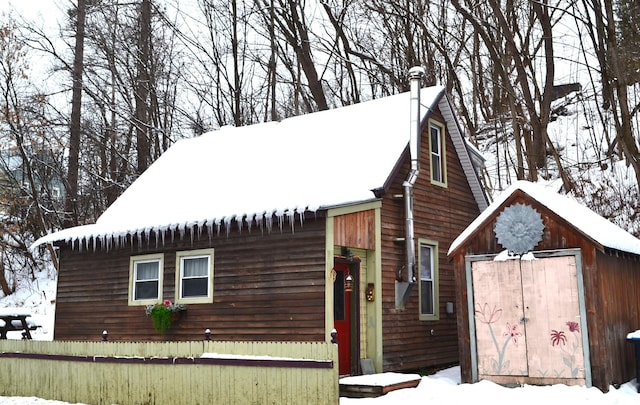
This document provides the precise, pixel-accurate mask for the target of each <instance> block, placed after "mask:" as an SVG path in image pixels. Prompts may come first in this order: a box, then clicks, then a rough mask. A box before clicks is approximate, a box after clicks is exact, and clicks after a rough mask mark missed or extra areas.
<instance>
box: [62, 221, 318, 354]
mask: <svg viewBox="0 0 640 405" xmlns="http://www.w3.org/2000/svg"><path fill="white" fill-rule="evenodd" d="M296 220H298V219H297V218H296ZM297 224H298V225H297V226H296V228H295V229H294V230H292V229H291V227H290V226H289V224H287V223H285V224H284V226H283V228H282V229H279V228H277V227H274V228H273V229H271V230H270V231H268V230H267V229H264V230H261V229H252V230H251V232H249V231H248V230H247V229H246V228H245V229H243V230H242V231H238V228H237V226H236V225H235V224H232V230H231V231H230V232H229V234H227V233H226V230H224V229H223V230H222V231H221V233H220V234H217V233H215V231H214V235H209V234H208V233H207V229H204V230H202V233H199V232H195V233H194V235H193V236H192V235H190V233H189V232H187V233H186V234H185V235H184V236H183V237H182V238H181V237H180V236H179V234H176V235H175V238H173V240H172V237H171V235H166V236H165V243H164V245H163V244H162V242H158V243H156V241H155V240H154V239H153V238H152V239H151V240H150V241H148V242H147V241H146V240H142V243H139V241H138V240H134V243H133V246H125V247H123V248H120V249H113V248H111V249H110V250H109V251H106V250H104V249H101V248H98V249H96V251H83V252H79V251H78V250H77V249H74V250H71V249H69V248H68V247H67V248H64V247H63V248H62V249H61V255H60V256H61V258H60V262H61V271H60V274H59V278H58V295H57V305H56V327H55V339H64V340H98V339H100V336H101V333H102V331H103V330H107V331H108V333H109V338H110V339H111V340H126V341H133V340H163V339H166V340H193V339H200V338H202V337H203V336H204V330H205V329H207V328H209V329H211V332H212V337H213V339H218V340H257V341H275V340H277V341H325V340H326V336H325V335H326V333H325V332H326V331H325V313H324V309H325V246H324V242H325V230H324V224H325V219H324V218H323V217H322V215H315V216H314V215H308V216H307V217H306V219H305V222H304V225H303V226H302V227H301V226H299V222H297ZM203 248H214V249H215V253H214V291H213V303H212V304H189V305H187V310H186V311H185V312H183V314H182V316H181V318H180V319H179V320H178V321H176V322H174V324H173V326H172V327H171V328H170V329H169V331H168V332H167V334H166V335H165V336H164V337H163V336H160V335H159V334H158V333H157V332H155V331H154V329H153V327H152V322H151V319H150V318H149V317H148V316H147V315H146V314H145V311H144V308H145V307H144V306H128V301H127V297H128V295H127V294H128V292H129V287H128V280H129V258H130V256H132V255H133V256H136V255H143V254H152V253H158V252H164V283H163V284H164V286H163V298H164V299H170V300H172V301H174V300H175V295H176V294H175V255H176V252H178V251H184V250H194V249H203Z"/></svg>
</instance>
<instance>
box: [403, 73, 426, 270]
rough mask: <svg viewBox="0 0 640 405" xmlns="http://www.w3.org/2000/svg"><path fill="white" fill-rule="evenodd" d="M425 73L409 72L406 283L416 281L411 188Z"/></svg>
mask: <svg viewBox="0 0 640 405" xmlns="http://www.w3.org/2000/svg"><path fill="white" fill-rule="evenodd" d="M424 76H425V71H424V69H423V68H422V67H420V66H415V67H412V68H411V69H410V70H409V84H410V93H409V94H410V98H411V100H410V107H409V111H410V115H411V118H410V124H411V125H410V130H409V154H410V157H411V169H410V170H409V175H408V176H407V179H406V180H405V182H404V183H403V184H402V186H403V188H404V202H405V222H406V225H405V232H406V235H405V244H406V254H407V282H409V283H414V282H415V281H416V250H415V236H414V228H413V186H414V184H415V182H416V180H417V179H418V174H419V173H420V129H421V128H420V122H421V115H420V88H421V87H422V78H423V77H424Z"/></svg>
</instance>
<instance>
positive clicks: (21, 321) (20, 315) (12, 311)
mask: <svg viewBox="0 0 640 405" xmlns="http://www.w3.org/2000/svg"><path fill="white" fill-rule="evenodd" d="M38 327H39V325H38V324H37V323H36V322H34V321H33V319H32V318H31V313H30V312H29V311H27V310H25V309H23V308H0V339H6V338H7V332H11V331H22V338H23V339H31V332H30V331H32V330H35V329H37V328H38Z"/></svg>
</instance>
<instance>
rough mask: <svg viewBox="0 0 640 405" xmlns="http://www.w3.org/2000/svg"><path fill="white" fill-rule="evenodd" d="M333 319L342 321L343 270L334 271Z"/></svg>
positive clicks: (343, 314)
mask: <svg viewBox="0 0 640 405" xmlns="http://www.w3.org/2000/svg"><path fill="white" fill-rule="evenodd" d="M333 319H335V320H336V321H344V319H345V312H344V272H343V271H337V272H336V280H335V281H334V282H333Z"/></svg>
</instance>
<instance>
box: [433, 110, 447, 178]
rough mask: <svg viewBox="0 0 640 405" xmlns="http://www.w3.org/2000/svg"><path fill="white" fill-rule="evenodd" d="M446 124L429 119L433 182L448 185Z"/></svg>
mask: <svg viewBox="0 0 640 405" xmlns="http://www.w3.org/2000/svg"><path fill="white" fill-rule="evenodd" d="M444 140H445V137H444V126H443V125H441V124H440V123H437V122H436V121H433V120H430V121H429V152H430V159H431V182H432V183H435V184H438V185H440V186H446V183H447V179H446V177H447V168H446V159H445V157H446V155H445V146H444Z"/></svg>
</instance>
